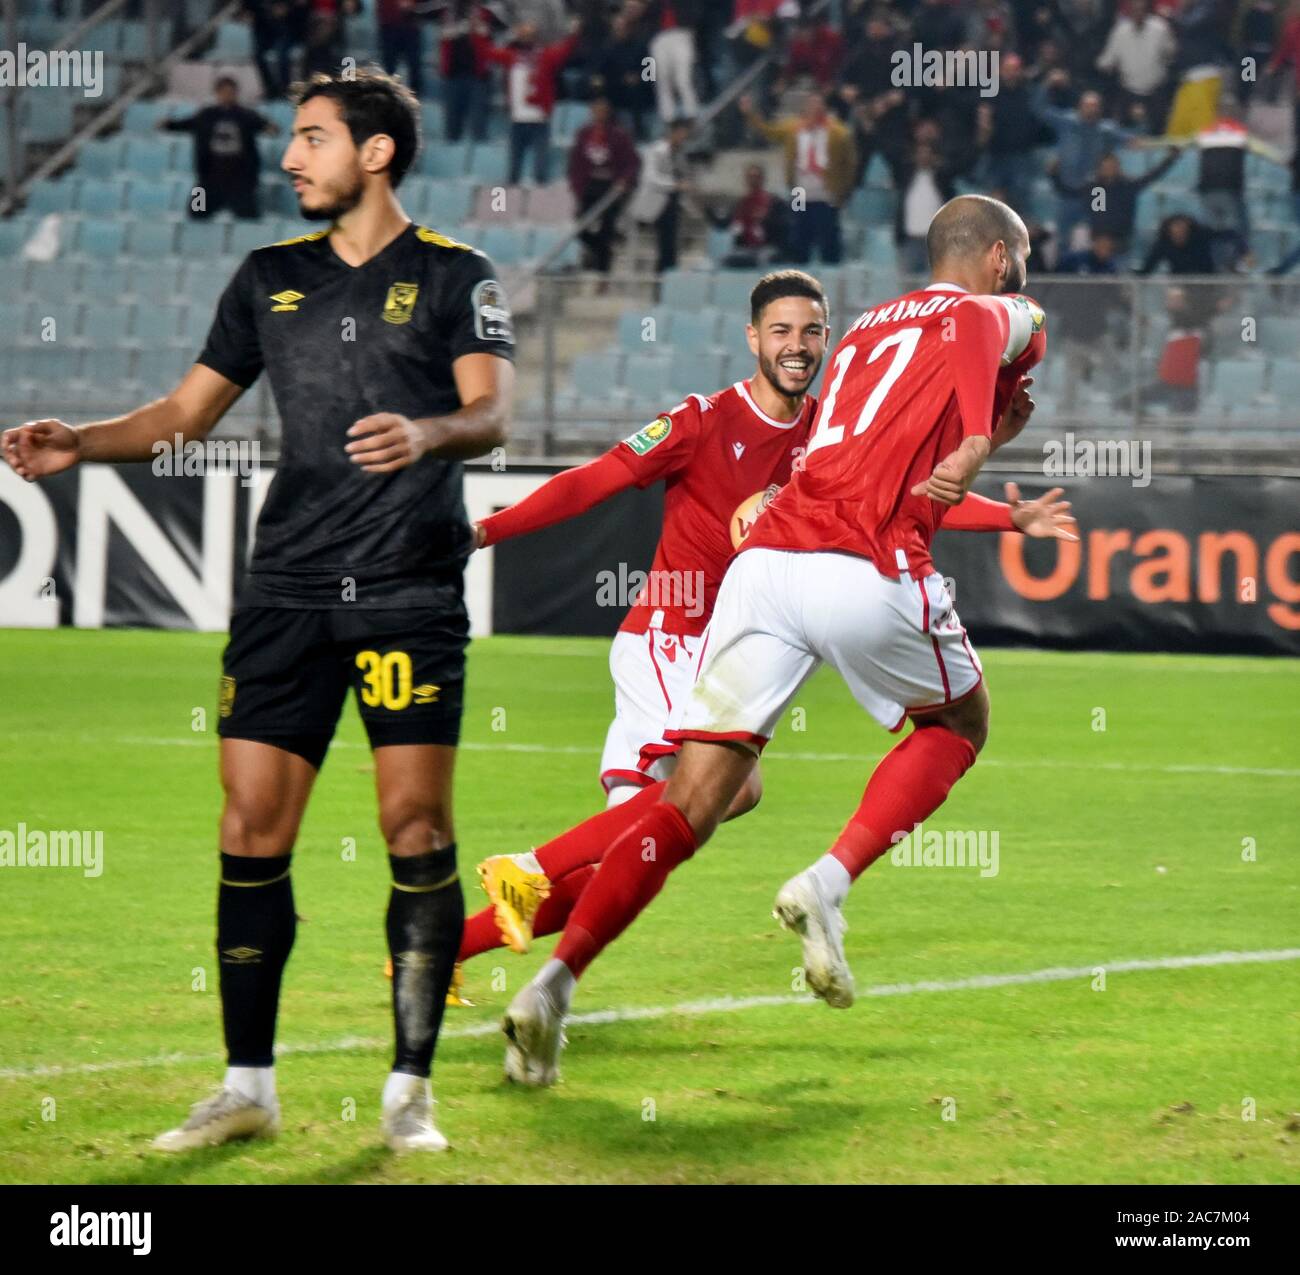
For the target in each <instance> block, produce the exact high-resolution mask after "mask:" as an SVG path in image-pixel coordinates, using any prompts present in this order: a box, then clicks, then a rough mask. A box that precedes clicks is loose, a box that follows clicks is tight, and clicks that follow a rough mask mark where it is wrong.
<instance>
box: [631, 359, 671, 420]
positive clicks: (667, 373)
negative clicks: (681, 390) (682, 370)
mask: <svg viewBox="0 0 1300 1275" xmlns="http://www.w3.org/2000/svg"><path fill="white" fill-rule="evenodd" d="M671 380H672V364H671V362H670V361H669V359H668V358H667V357H666V356H665V355H663V354H630V355H628V359H627V365H626V367H625V368H624V370H623V385H624V388H625V389H626V390H627V391H628V394H629V395H630V396H631V398H632V401H633V402H634V403H642V404H646V405H649V404H652V403H653V404H662V405H663V406H664V407H671V406H672V404H671V403H669V402H668V401H667V400H668V399H670V398H672V393H671V391H670V389H669V384H670V382H671Z"/></svg>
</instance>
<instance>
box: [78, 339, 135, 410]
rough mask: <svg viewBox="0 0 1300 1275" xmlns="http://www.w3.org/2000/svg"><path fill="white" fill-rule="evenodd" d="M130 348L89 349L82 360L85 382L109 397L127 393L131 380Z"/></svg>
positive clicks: (82, 372) (83, 379)
mask: <svg viewBox="0 0 1300 1275" xmlns="http://www.w3.org/2000/svg"><path fill="white" fill-rule="evenodd" d="M132 357H133V355H132V353H131V351H130V350H127V349H119V348H95V347H92V348H90V349H88V350H87V351H86V352H85V354H84V355H82V360H81V378H82V381H83V383H84V384H86V385H88V386H90V387H92V388H94V389H97V390H99V391H100V392H101V393H104V394H105V395H106V396H107V397H108V398H109V399H112V398H113V397H114V396H115V395H118V396H120V395H121V394H123V393H125V387H126V385H127V384H128V383H129V382H130V380H131V359H132Z"/></svg>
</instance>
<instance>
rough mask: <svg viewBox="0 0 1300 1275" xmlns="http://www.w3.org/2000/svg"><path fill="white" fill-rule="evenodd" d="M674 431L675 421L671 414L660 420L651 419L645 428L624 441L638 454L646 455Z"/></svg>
mask: <svg viewBox="0 0 1300 1275" xmlns="http://www.w3.org/2000/svg"><path fill="white" fill-rule="evenodd" d="M672 432H673V421H672V417H671V416H661V417H659V419H658V420H655V421H651V422H650V424H649V425H647V426H646V427H645V429H639V430H637V432H636V433H635V434H633V435H632V437H631V438H625V439H624V440H623V441H624V442H625V443H626V444H627V445H628V446H629V447H630V448H631V449H632V450H633V451H634V452H636V454H637V455H638V456H644V455H645V454H646V452H649V451H653V450H654V449H655V448H656V447H658V446H659V444H660V443H662V442H663V441H664V439H665V438H667V437H668V435H669V434H671V433H672Z"/></svg>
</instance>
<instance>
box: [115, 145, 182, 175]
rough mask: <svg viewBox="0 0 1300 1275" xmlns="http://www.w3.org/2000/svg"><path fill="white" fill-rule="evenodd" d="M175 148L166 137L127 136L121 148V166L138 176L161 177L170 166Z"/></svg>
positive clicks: (168, 170) (169, 169)
mask: <svg viewBox="0 0 1300 1275" xmlns="http://www.w3.org/2000/svg"><path fill="white" fill-rule="evenodd" d="M174 153H175V148H174V147H173V145H172V141H171V139H170V138H166V137H147V136H146V137H128V138H127V139H126V145H125V146H124V147H123V148H122V167H123V169H125V171H126V172H128V173H132V174H134V175H136V176H138V177H153V178H162V177H164V176H166V175H167V174H168V173H169V172H170V171H171V168H172V156H173V154H174Z"/></svg>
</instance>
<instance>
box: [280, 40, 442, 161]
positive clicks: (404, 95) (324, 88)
mask: <svg viewBox="0 0 1300 1275" xmlns="http://www.w3.org/2000/svg"><path fill="white" fill-rule="evenodd" d="M289 95H290V98H291V99H292V101H293V104H294V105H295V106H302V105H303V103H304V102H310V101H311V99H312V98H314V97H327V98H329V99H330V100H331V101H332V102H334V103H336V104H337V105H338V108H339V114H340V115H341V116H342V117H343V122H344V123H345V124H346V125H347V126H348V132H349V133H351V134H352V140H353V141H354V142H355V143H356V144H357V145H358V146H360V145H361V144H362V142H365V141H367V140H369V139H370V138H372V137H374V136H375V135H376V134H378V133H386V134H387V135H388V136H389V137H391V138H392V139H393V147H394V149H393V159H392V162H391V163H390V164H389V165H388V175H389V178H390V179H391V181H392V183H393V185H394V186H400V185H401V182H402V178H403V177H405V176H406V174H407V171H408V170H409V169H410V167H411V165H412V163H414V162H415V156H416V154H417V153H418V152H419V149H420V102H419V99H418V98H417V97H416V96H415V94H414V93H412V92H411V90H410V89H408V88H407V87H406V85H405V84H403V83H402V82H401V80H398V79H395V78H394V77H393V76H391V75H388V74H387V73H386V72H384V71H381V70H380V69H379V68H378V67H377V66H367V67H361V68H359V69H358V70H357V71H355V72H352V73H350V74H348V75H326V74H325V73H324V72H317V74H315V75H313V76H312V77H311V79H310V80H307V81H306V82H305V83H300V84H295V85H294V86H293V88H292V89H291V90H290V94H289Z"/></svg>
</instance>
